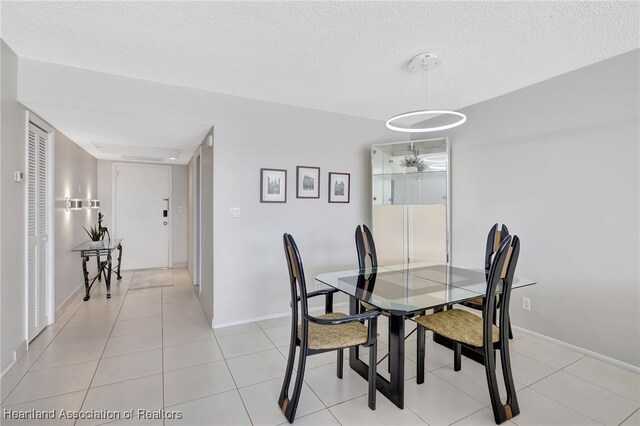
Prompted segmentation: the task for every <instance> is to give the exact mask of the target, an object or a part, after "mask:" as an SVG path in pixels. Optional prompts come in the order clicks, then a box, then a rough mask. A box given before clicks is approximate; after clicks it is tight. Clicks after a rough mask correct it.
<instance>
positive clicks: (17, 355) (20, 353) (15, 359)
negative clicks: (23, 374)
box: [0, 340, 29, 378]
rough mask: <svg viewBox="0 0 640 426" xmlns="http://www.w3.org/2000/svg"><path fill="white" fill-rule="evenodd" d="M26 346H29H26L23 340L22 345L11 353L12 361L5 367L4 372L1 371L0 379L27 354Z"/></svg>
mask: <svg viewBox="0 0 640 426" xmlns="http://www.w3.org/2000/svg"><path fill="white" fill-rule="evenodd" d="M28 346H29V345H28V344H27V341H26V340H23V341H22V343H20V346H18V348H17V349H16V350H15V351H13V361H11V362H10V363H9V365H7V367H6V368H5V369H4V370H2V373H0V378H2V377H4V375H5V374H7V373H8V372H9V370H11V368H13V366H14V365H16V363H17V362H18V361H19V360H20V358H22V357H23V356H24V354H26V353H27V349H28Z"/></svg>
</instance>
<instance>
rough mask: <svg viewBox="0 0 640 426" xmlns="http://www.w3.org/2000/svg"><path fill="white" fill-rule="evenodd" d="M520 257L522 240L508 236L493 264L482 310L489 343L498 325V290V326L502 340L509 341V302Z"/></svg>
mask: <svg viewBox="0 0 640 426" xmlns="http://www.w3.org/2000/svg"><path fill="white" fill-rule="evenodd" d="M519 256H520V239H519V238H518V236H517V235H514V236H508V237H506V238H505V239H503V240H502V243H501V244H500V247H499V248H498V250H497V252H496V255H495V256H494V257H493V261H492V262H491V267H490V268H489V278H488V280H487V293H486V295H485V303H484V306H483V308H482V318H483V322H484V327H483V328H484V334H485V339H488V340H486V341H488V342H491V341H492V340H491V334H492V325H493V324H496V322H495V321H494V315H496V309H495V308H496V303H497V301H496V295H497V294H498V290H499V291H500V318H499V320H498V322H497V324H498V325H499V327H500V340H503V341H504V340H505V339H508V335H509V301H510V299H511V287H512V284H513V277H514V274H515V270H516V265H517V264H518V257H519ZM487 336H489V337H487Z"/></svg>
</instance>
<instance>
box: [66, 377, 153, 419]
mask: <svg viewBox="0 0 640 426" xmlns="http://www.w3.org/2000/svg"><path fill="white" fill-rule="evenodd" d="M158 408H162V374H156V375H155V376H148V377H143V378H140V379H134V380H128V381H126V382H118V383H113V384H111V385H106V386H100V387H97V388H91V389H89V392H88V393H87V397H86V399H85V401H84V404H83V405H82V410H83V411H88V410H96V411H100V410H111V411H119V412H121V413H124V412H125V411H129V410H132V409H133V410H138V409H143V410H153V409H158ZM101 423H104V421H103V420H102V421H96V420H78V422H77V423H76V425H84V424H101Z"/></svg>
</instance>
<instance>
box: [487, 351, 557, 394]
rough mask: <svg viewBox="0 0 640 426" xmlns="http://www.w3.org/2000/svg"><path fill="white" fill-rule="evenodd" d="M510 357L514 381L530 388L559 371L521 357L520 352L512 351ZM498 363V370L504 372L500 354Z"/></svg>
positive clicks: (531, 359) (497, 359)
mask: <svg viewBox="0 0 640 426" xmlns="http://www.w3.org/2000/svg"><path fill="white" fill-rule="evenodd" d="M510 355H511V356H510V359H511V372H512V373H513V380H515V381H516V382H520V383H522V384H523V385H525V386H529V385H531V384H533V383H535V382H537V381H539V380H542V379H544V378H545V377H547V376H549V375H551V374H553V373H555V372H556V371H558V370H557V369H556V368H555V367H552V366H550V365H548V364H544V363H542V362H540V361H537V360H535V359H533V358H529V357H528V356H524V355H521V354H519V353H518V352H514V351H511V353H510ZM496 363H497V365H498V367H497V368H498V369H499V370H500V371H502V366H501V365H500V353H498V355H497V356H496Z"/></svg>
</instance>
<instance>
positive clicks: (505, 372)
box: [500, 340, 520, 419]
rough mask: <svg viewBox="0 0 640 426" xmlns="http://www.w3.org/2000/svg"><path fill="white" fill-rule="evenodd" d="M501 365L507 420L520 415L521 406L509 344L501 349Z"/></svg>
mask: <svg viewBox="0 0 640 426" xmlns="http://www.w3.org/2000/svg"><path fill="white" fill-rule="evenodd" d="M500 363H501V364H502V376H503V379H504V385H505V388H506V390H507V403H506V404H505V405H504V409H505V411H506V417H507V419H510V418H512V417H514V416H517V415H518V414H520V406H519V405H518V397H517V396H516V386H515V384H514V382H513V374H512V373H511V357H510V355H509V342H508V341H506V340H505V343H504V344H503V345H502V347H501V348H500Z"/></svg>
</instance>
